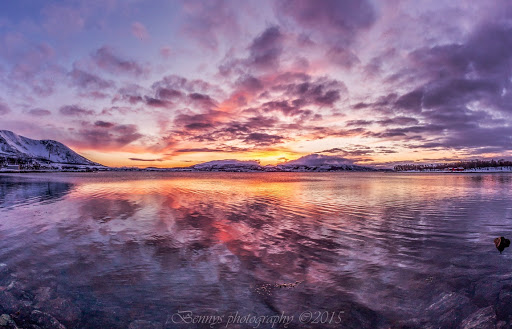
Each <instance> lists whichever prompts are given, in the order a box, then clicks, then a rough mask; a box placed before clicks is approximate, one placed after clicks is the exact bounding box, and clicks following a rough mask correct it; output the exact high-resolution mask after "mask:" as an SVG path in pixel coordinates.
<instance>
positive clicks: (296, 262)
mask: <svg viewBox="0 0 512 329" xmlns="http://www.w3.org/2000/svg"><path fill="white" fill-rule="evenodd" d="M0 214H1V215H0V217H1V220H0V262H2V263H5V264H7V267H8V269H9V272H8V273H7V272H6V273H4V274H1V275H2V278H1V279H2V281H1V283H2V284H3V285H5V286H7V285H8V284H9V283H11V282H13V281H15V282H19V283H20V284H22V285H23V290H24V291H27V292H29V294H31V297H29V298H28V299H29V300H31V303H32V305H33V307H35V308H37V307H43V308H44V304H46V305H53V304H52V302H51V301H55V300H65V301H66V303H69V304H71V305H73V307H75V308H74V309H73V310H74V312H71V313H73V315H72V316H71V315H69V313H70V312H67V313H66V312H65V311H62V310H61V313H62V312H64V313H66V314H68V315H67V316H66V314H64V315H62V314H60V313H59V312H57V314H54V316H55V317H56V318H57V319H59V320H61V319H63V320H62V321H61V322H64V323H65V324H67V325H68V326H69V327H77V328H95V327H99V326H103V327H105V328H106V327H108V328H127V327H128V325H129V324H130V323H131V322H132V321H134V320H148V321H152V322H153V323H154V325H156V326H157V327H158V326H160V327H164V328H194V327H196V326H197V327H210V326H209V324H204V323H203V324H197V325H196V324H191V323H188V324H187V323H184V322H186V321H188V320H187V318H186V317H184V314H185V315H186V314H193V315H204V316H206V315H216V316H222V317H223V318H222V321H219V323H217V324H215V325H212V326H211V327H213V328H225V327H229V328H252V327H256V324H248V323H240V322H243V319H242V318H239V319H238V322H239V323H230V324H228V323H227V322H228V318H229V316H230V315H233V314H237V313H236V312H238V315H240V316H243V315H252V316H272V315H283V314H284V315H287V316H294V318H293V321H291V322H290V324H289V326H288V327H289V328H290V327H304V328H313V327H319V328H320V327H328V326H329V325H330V326H332V327H340V325H343V323H345V322H346V323H348V322H350V321H356V320H354V319H353V318H354V317H357V314H359V315H361V314H362V315H361V317H363V318H366V317H368V318H372V319H373V320H372V321H374V322H372V324H370V326H371V325H374V324H378V325H382V326H383V327H385V326H389V325H391V326H393V325H396V324H400V323H405V322H407V321H411V319H413V322H414V321H416V320H417V321H419V322H414V323H420V324H421V323H423V324H425V323H430V322H432V323H434V322H435V321H438V318H439V316H440V314H441V313H442V312H443V310H437V309H436V307H432V305H433V304H435V305H438V304H439V303H438V302H439V300H440V299H442V298H443V296H452V295H450V294H457V296H463V297H464V300H465V301H466V302H467V311H466V310H461V311H460V314H458V315H454V316H453V317H454V318H457V317H461V319H459V318H457V319H455V320H454V321H459V320H462V319H463V318H464V317H465V316H466V315H467V314H469V313H470V311H472V310H473V309H478V308H481V307H485V306H488V305H494V304H495V302H496V303H497V299H496V298H497V297H496V296H490V297H489V296H480V295H479V291H480V290H481V289H483V290H486V289H485V287H486V285H493V282H502V283H503V282H505V283H508V281H507V280H509V279H512V274H511V272H510V268H511V265H512V256H511V255H512V254H511V252H512V250H509V249H506V250H505V251H504V252H503V254H501V255H500V253H499V252H498V251H497V250H496V248H495V246H494V244H493V239H494V238H495V237H498V236H502V235H503V236H505V237H508V238H510V236H512V234H511V233H512V226H511V224H512V175H511V174H466V173H461V174H453V173H452V174H444V173H443V174H433V173H431V174H418V173H415V174H406V173H399V174H396V173H83V174H74V173H54V174H4V175H0ZM297 281H298V282H297ZM276 283H297V285H295V286H294V287H275V286H274V284H276ZM505 283H503V284H502V286H499V287H497V288H494V289H497V293H499V292H500V290H503V289H504V288H503V286H506V285H505ZM510 283H512V281H511V282H510ZM481 285H483V286H482V287H484V288H479V287H480V286H481ZM45 287H48V288H49V289H48V288H45ZM45 289H46V291H47V292H48V291H50V292H49V293H46V295H45V294H42V293H41V291H45ZM479 289H480V290H479ZM0 290H1V289H0ZM480 294H482V293H480ZM483 295H485V293H483ZM38 300H39V301H40V304H39V305H38V304H37V301H38ZM41 301H42V302H41ZM436 303H438V304H436ZM352 309H353V310H356V311H357V312H359V313H357V314H356V315H354V314H353V313H351V312H352ZM367 309H369V310H367ZM370 310H371V311H370ZM47 311H48V312H49V313H51V307H48V306H47ZM185 311H189V312H191V313H184V312H185ZM356 311H354V312H356ZM178 312H181V313H180V315H178V316H177V315H176V314H177V313H178ZM304 312H312V313H311V317H314V318H316V319H317V322H316V323H309V324H304V323H302V322H307V321H306V320H307V319H306V318H307V317H309V315H308V313H306V316H305V317H306V318H305V317H304V315H303V314H305V313H304ZM325 312H327V315H328V316H329V319H330V320H328V321H330V322H328V323H326V322H325V320H322V321H324V323H319V321H320V320H321V318H320V317H321V316H323V315H324V313H325ZM340 312H341V313H340ZM365 312H373V313H371V314H370V313H365ZM436 312H437V313H436ZM438 313H439V314H438ZM331 314H334V315H333V316H332V317H331ZM301 315H302V318H300V317H301ZM374 315H376V317H374ZM441 315H442V314H441ZM501 317H503V315H501ZM231 319H232V320H233V318H231ZM323 319H325V317H323ZM336 319H339V321H342V322H339V321H338V323H335V322H336V321H335V320H336ZM328 324H329V325H328ZM347 326H349V325H348V324H347ZM420 326H421V325H420ZM259 327H260V328H263V327H264V326H263V324H261V325H260V326H259ZM270 327H271V325H269V324H267V325H266V326H265V328H270ZM274 327H284V324H283V323H280V324H276V325H275V326H274Z"/></svg>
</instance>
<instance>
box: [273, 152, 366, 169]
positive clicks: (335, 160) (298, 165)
mask: <svg viewBox="0 0 512 329" xmlns="http://www.w3.org/2000/svg"><path fill="white" fill-rule="evenodd" d="M277 168H279V169H280V170H283V171H343V170H354V171H371V170H374V169H373V168H370V167H363V166H357V165H354V164H353V163H352V161H351V160H349V159H345V158H341V157H337V156H331V155H323V154H309V155H306V156H303V157H301V158H298V159H296V160H292V161H288V162H285V163H282V164H280V165H278V166H277Z"/></svg>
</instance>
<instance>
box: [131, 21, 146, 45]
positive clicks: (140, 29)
mask: <svg viewBox="0 0 512 329" xmlns="http://www.w3.org/2000/svg"><path fill="white" fill-rule="evenodd" d="M132 34H133V36H134V37H136V38H138V39H140V40H142V41H146V40H148V39H149V33H148V30H147V29H146V27H145V26H144V25H143V24H142V23H140V22H135V23H133V24H132Z"/></svg>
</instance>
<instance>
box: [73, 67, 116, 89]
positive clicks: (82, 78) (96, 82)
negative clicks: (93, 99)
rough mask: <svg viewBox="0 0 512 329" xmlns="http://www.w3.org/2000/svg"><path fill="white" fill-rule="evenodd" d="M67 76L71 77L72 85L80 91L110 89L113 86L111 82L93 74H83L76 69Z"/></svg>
mask: <svg viewBox="0 0 512 329" xmlns="http://www.w3.org/2000/svg"><path fill="white" fill-rule="evenodd" d="M69 76H70V77H71V81H72V83H73V85H74V86H76V87H78V88H82V89H90V90H104V89H107V88H112V87H114V85H115V84H114V81H112V80H105V79H103V78H101V77H99V76H97V75H95V74H92V73H88V72H85V71H83V70H80V69H78V68H76V67H75V68H73V70H72V71H71V72H69Z"/></svg>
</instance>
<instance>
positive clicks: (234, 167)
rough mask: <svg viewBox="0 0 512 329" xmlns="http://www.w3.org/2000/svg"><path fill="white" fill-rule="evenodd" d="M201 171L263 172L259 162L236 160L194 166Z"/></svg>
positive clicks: (209, 162) (216, 161) (215, 161)
mask: <svg viewBox="0 0 512 329" xmlns="http://www.w3.org/2000/svg"><path fill="white" fill-rule="evenodd" d="M192 168H193V169H194V170H200V171H262V169H261V166H260V164H259V163H258V161H251V160H249V161H241V160H235V159H227V160H214V161H208V162H203V163H200V164H196V165H195V166H192Z"/></svg>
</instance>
